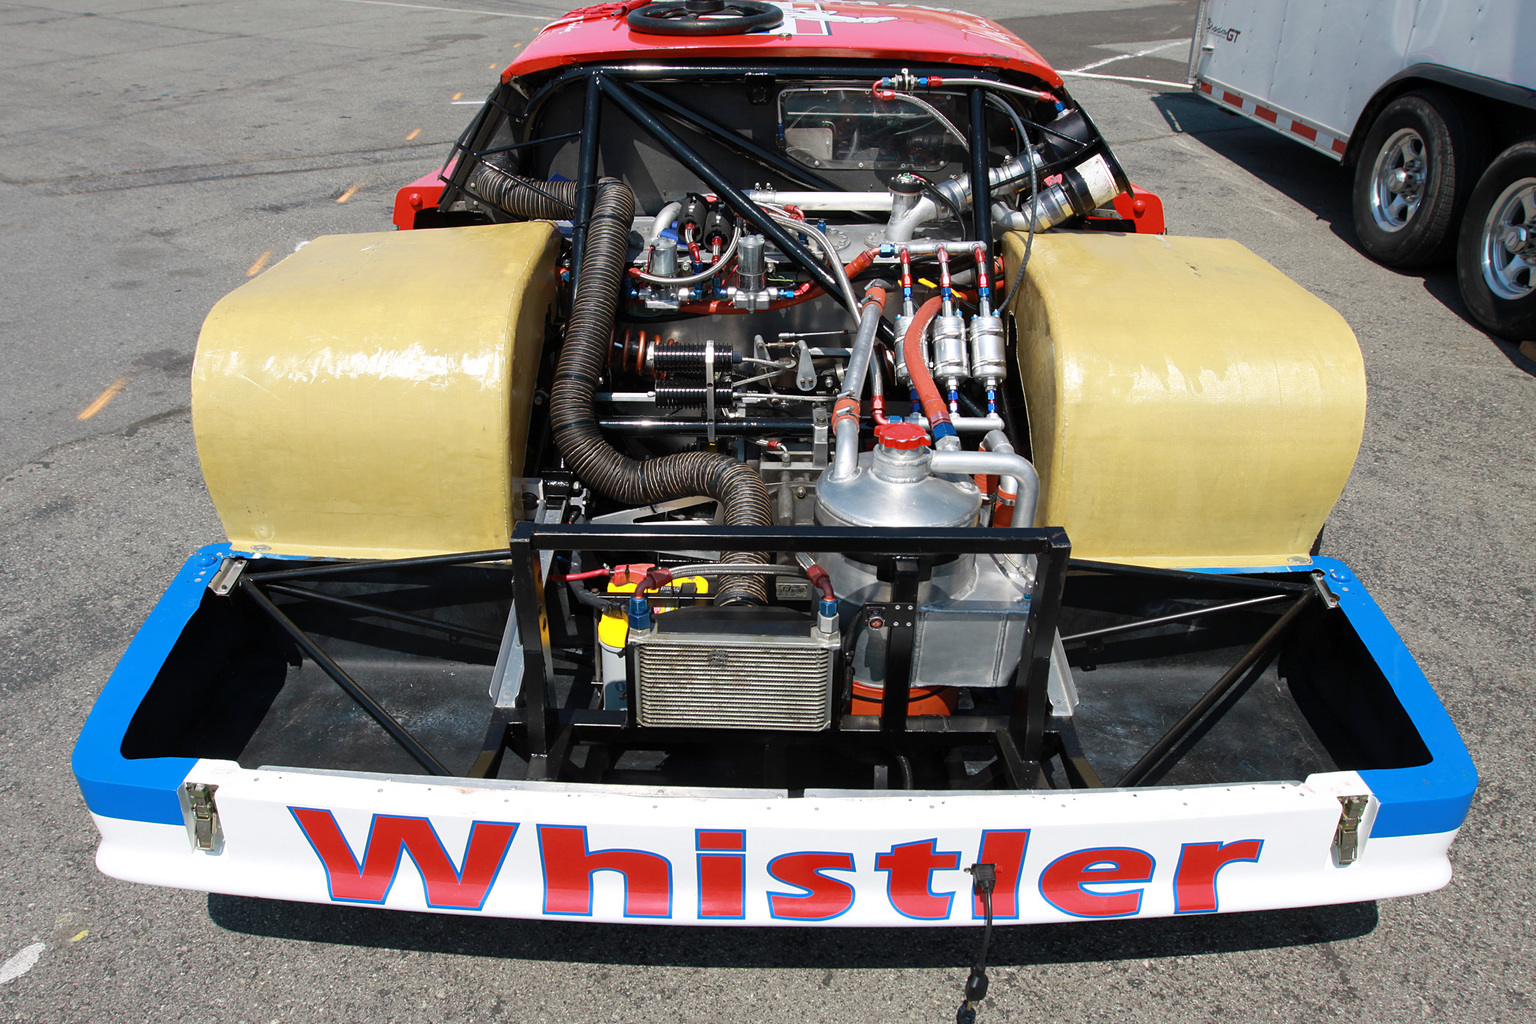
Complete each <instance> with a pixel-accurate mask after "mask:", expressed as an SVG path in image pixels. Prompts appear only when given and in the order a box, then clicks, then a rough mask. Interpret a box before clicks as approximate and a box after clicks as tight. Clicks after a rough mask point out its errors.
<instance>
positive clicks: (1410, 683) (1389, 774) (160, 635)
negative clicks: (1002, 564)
mask: <svg viewBox="0 0 1536 1024" xmlns="http://www.w3.org/2000/svg"><path fill="white" fill-rule="evenodd" d="M232 553H235V554H238V552H232V549H231V546H230V545H229V544H227V543H226V544H212V545H209V546H207V547H204V548H202V549H200V550H199V551H198V552H197V553H196V554H194V555H193V556H192V557H191V558H189V559H188V560H187V562H186V564H185V565H183V566H182V568H181V570H180V571H179V572H178V573H177V575H176V578H175V579H174V580H173V581H172V583H171V585H170V587H169V588H168V589H167V590H166V592H165V594H164V595H163V596H162V597H161V599H160V601H159V603H157V604H156V605H155V608H154V610H153V611H152V612H151V613H150V616H149V618H148V619H147V620H146V621H145V623H144V625H143V626H142V627H141V628H140V629H139V632H138V634H137V635H136V636H135V637H134V639H133V642H132V643H131V644H129V646H128V650H127V652H126V653H125V654H124V655H123V658H122V660H121V661H119V662H118V665H117V667H116V669H114V670H113V672H112V675H111V677H110V678H109V679H108V680H107V684H106V686H105V687H104V688H103V690H102V693H101V696H100V697H98V698H97V701H96V704H95V706H94V707H93V708H92V709H91V713H90V716H89V717H88V718H87V719H86V722H85V727H84V728H83V729H82V730H81V733H80V738H79V740H78V741H77V742H76V743H75V749H74V754H73V757H72V761H71V764H72V767H73V769H74V772H75V778H76V779H77V780H78V782H79V784H80V790H81V793H82V794H83V795H84V797H85V802H86V806H87V807H89V808H90V810H91V811H92V812H93V813H95V814H97V815H100V816H102V817H107V818H123V819H128V820H131V821H144V822H151V823H156V824H167V825H181V824H183V823H184V817H183V813H182V808H181V799H180V796H179V794H178V790H179V789H180V787H181V784H182V783H183V781H185V779H186V777H187V774H188V773H189V772H190V771H191V769H192V767H193V765H194V764H195V763H196V761H195V760H194V759H193V758H188V757H162V758H143V759H128V758H125V757H124V756H123V754H122V744H123V739H124V736H125V735H126V733H127V730H128V725H129V723H130V722H131V721H132V719H133V716H134V713H135V712H136V711H137V710H138V707H139V704H140V703H141V702H142V701H143V699H144V697H145V695H146V694H147V693H148V692H149V688H150V686H151V685H152V684H153V683H154V681H155V677H156V675H157V674H158V673H159V671H160V668H161V666H162V665H163V664H164V662H165V659H166V657H167V656H168V655H169V654H170V651H171V648H172V647H173V646H175V644H176V641H177V639H178V638H179V637H180V636H181V632H182V630H183V628H184V627H185V626H186V624H187V622H188V620H189V619H191V617H192V615H193V613H194V612H196V611H197V608H198V606H199V604H200V603H201V602H202V599H203V594H204V592H205V590H206V589H207V586H208V581H209V580H210V579H211V578H212V577H213V574H214V573H216V572H217V571H218V568H219V564H220V562H221V561H222V560H223V559H224V558H225V557H226V556H228V555H230V554H232ZM1317 570H1321V571H1322V572H1324V573H1325V574H1326V577H1327V582H1328V585H1329V587H1330V589H1331V590H1332V591H1333V592H1334V593H1335V594H1336V595H1337V596H1338V598H1339V608H1340V610H1341V611H1343V612H1344V614H1345V616H1346V617H1347V618H1348V620H1349V622H1350V624H1351V625H1352V626H1353V627H1354V629H1355V631H1356V633H1358V635H1359V636H1360V639H1361V641H1362V642H1363V643H1364V644H1365V646H1366V649H1367V650H1368V651H1369V652H1370V654H1371V657H1372V658H1373V659H1375V661H1376V663H1377V665H1378V666H1380V668H1381V671H1382V673H1383V674H1384V675H1385V676H1386V678H1387V681H1388V682H1389V684H1390V685H1391V687H1392V689H1393V691H1394V693H1395V694H1396V696H1397V699H1398V700H1399V701H1400V702H1401V704H1402V706H1403V709H1404V710H1405V711H1406V712H1407V713H1408V716H1409V718H1410V719H1411V720H1412V722H1413V725H1414V727H1415V729H1417V731H1418V733H1419V736H1420V737H1421V739H1422V740H1423V742H1424V745H1425V747H1426V748H1428V750H1429V753H1430V758H1429V760H1428V761H1427V762H1425V763H1424V764H1421V765H1414V766H1411V767H1406V768H1390V769H1366V770H1362V771H1361V772H1360V776H1361V778H1362V779H1364V780H1365V782H1366V784H1367V785H1368V786H1369V787H1370V789H1371V792H1372V793H1373V794H1374V795H1375V796H1376V798H1377V799H1378V800H1379V802H1380V808H1379V810H1378V812H1377V814H1376V818H1375V821H1374V823H1373V825H1372V828H1371V836H1372V837H1378V836H1379V837H1389V836H1410V835H1432V834H1437V833H1444V832H1450V831H1452V830H1454V829H1457V828H1459V827H1460V826H1461V824H1462V822H1463V821H1464V820H1465V819H1466V816H1467V811H1468V810H1469V809H1470V807H1471V806H1472V797H1473V794H1474V793H1475V792H1476V789H1477V770H1476V768H1475V767H1473V764H1472V757H1471V755H1470V754H1469V753H1468V752H1467V748H1466V745H1465V744H1464V743H1463V742H1462V740H1461V736H1460V735H1459V734H1458V733H1457V731H1456V726H1455V725H1454V724H1453V723H1452V722H1451V718H1450V715H1449V714H1448V713H1447V712H1446V710H1445V707H1444V706H1443V705H1442V704H1441V703H1440V699H1439V698H1438V697H1437V696H1436V695H1435V692H1434V690H1433V689H1431V687H1430V685H1429V680H1428V679H1426V678H1425V676H1424V673H1423V671H1422V670H1421V669H1420V668H1419V666H1418V664H1417V663H1416V662H1415V661H1414V659H1413V656H1412V655H1411V654H1410V653H1409V652H1408V648H1407V646H1406V645H1404V643H1403V641H1402V638H1400V637H1399V636H1398V635H1397V631H1396V630H1395V629H1393V627H1392V624H1391V623H1390V622H1388V621H1387V617H1386V615H1385V614H1383V612H1382V610H1381V609H1380V607H1378V606H1377V604H1376V602H1375V600H1373V599H1372V598H1371V596H1370V594H1369V593H1367V591H1366V589H1365V586H1364V585H1363V584H1362V583H1361V582H1360V580H1359V578H1358V577H1356V576H1355V575H1354V573H1353V572H1351V571H1350V569H1349V567H1348V566H1346V565H1345V564H1344V563H1343V562H1340V561H1338V560H1337V559H1333V558H1316V559H1314V560H1313V561H1312V562H1311V563H1310V564H1305V565H1286V566H1276V567H1271V568H1263V569H1254V568H1248V567H1245V568H1241V569H1237V568H1233V569H1212V570H1206V571H1210V572H1220V573H1256V572H1313V571H1317Z"/></svg>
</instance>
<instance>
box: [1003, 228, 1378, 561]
mask: <svg viewBox="0 0 1536 1024" xmlns="http://www.w3.org/2000/svg"><path fill="white" fill-rule="evenodd" d="M1023 251H1024V238H1023V236H1021V235H1018V234H1009V235H1007V236H1006V237H1005V238H1004V252H1005V255H1006V258H1007V261H1008V273H1009V277H1010V278H1011V277H1012V276H1013V273H1014V271H1015V269H1016V268H1017V267H1018V265H1019V262H1020V258H1021V256H1022V254H1023ZM1013 309H1014V312H1015V314H1016V315H1017V318H1018V329H1019V344H1018V369H1019V374H1020V377H1021V380H1022V382H1023V386H1024V393H1025V398H1026V400H1027V402H1028V406H1029V409H1028V417H1029V431H1030V441H1031V445H1032V449H1033V454H1034V461H1035V463H1036V465H1037V467H1038V469H1039V471H1040V482H1041V500H1040V507H1039V511H1038V514H1037V516H1036V523H1037V525H1042V526H1043V525H1053V526H1063V527H1065V528H1066V530H1067V535H1068V536H1069V537H1070V538H1071V540H1072V553H1073V554H1074V555H1075V556H1078V557H1082V558H1092V559H1102V560H1108V561H1121V562H1135V563H1140V564H1145V565H1164V566H1167V565H1182V566H1211V565H1254V566H1257V565H1274V564H1280V563H1284V562H1286V561H1288V560H1291V559H1295V558H1304V557H1305V556H1306V555H1307V552H1308V550H1309V549H1310V547H1311V545H1312V542H1313V540H1314V539H1315V538H1316V536H1317V534H1318V531H1319V530H1320V529H1321V528H1322V525H1323V520H1324V519H1326V518H1327V516H1328V513H1329V511H1330V510H1331V509H1332V508H1333V506H1334V503H1335V502H1337V501H1338V498H1339V494H1340V493H1341V492H1342V491H1343V489H1344V483H1345V481H1346V480H1347V479H1348V477H1349V471H1350V467H1351V466H1352V465H1353V464H1354V460H1355V455H1356V453H1357V452H1358V451H1359V448H1360V438H1361V434H1362V431H1363V430H1364V426H1365V368H1364V363H1363V361H1362V359H1361V356H1360V347H1359V345H1358V344H1357V343H1356V341H1355V336H1354V333H1353V332H1352V331H1351V330H1350V329H1349V325H1348V324H1346V323H1345V322H1344V319H1343V318H1342V317H1340V316H1339V314H1338V313H1336V312H1334V311H1333V310H1332V309H1331V308H1329V306H1328V305H1327V304H1326V303H1324V302H1322V301H1321V300H1319V299H1317V298H1316V297H1314V296H1313V295H1311V294H1310V293H1308V292H1307V291H1306V290H1305V289H1303V288H1302V287H1300V286H1299V285H1297V284H1295V283H1294V282H1293V281H1291V280H1290V279H1289V278H1287V277H1286V276H1285V275H1284V274H1282V273H1280V271H1278V270H1276V269H1275V268H1274V267H1272V266H1270V265H1269V264H1268V263H1266V262H1264V261H1263V260H1262V259H1260V258H1259V257H1258V256H1255V255H1254V254H1253V253H1252V252H1249V251H1248V250H1247V249H1246V248H1244V247H1243V246H1241V245H1239V244H1238V243H1236V242H1232V241H1226V240H1220V239H1210V238H1179V237H1171V236H1166V235H1120V234H1110V233H1100V232H1085V233H1048V234H1043V235H1039V236H1037V237H1036V238H1035V242H1034V251H1033V253H1032V255H1031V257H1030V261H1029V266H1028V270H1027V275H1026V280H1025V282H1024V284H1023V285H1022V286H1021V287H1020V290H1019V294H1018V295H1017V297H1016V298H1015V300H1014V305H1013Z"/></svg>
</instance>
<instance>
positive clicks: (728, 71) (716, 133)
mask: <svg viewBox="0 0 1536 1024" xmlns="http://www.w3.org/2000/svg"><path fill="white" fill-rule="evenodd" d="M902 71H904V72H910V73H912V74H915V75H917V76H919V77H922V76H929V77H935V76H936V77H939V78H943V77H944V76H945V75H949V74H952V73H953V69H952V68H947V67H939V66H936V67H918V68H906V69H902ZM897 73H898V72H897V70H896V69H886V70H885V71H884V72H882V71H881V70H880V69H879V68H878V67H871V66H863V67H859V66H854V65H843V64H825V65H818V64H803V65H783V66H771V67H765V68H763V69H762V70H761V74H762V75H763V76H764V78H765V85H771V84H774V83H777V81H778V80H779V79H781V78H790V79H796V78H817V79H828V78H846V79H849V80H852V81H856V82H862V81H870V80H872V79H874V78H880V77H887V76H891V75H895V74H897ZM966 73H967V75H968V76H970V77H973V78H979V79H986V80H991V81H1001V80H1002V79H1001V76H999V75H998V74H997V73H996V72H995V71H992V70H990V69H974V70H967V72H966ZM741 75H742V69H741V67H739V66H736V67H730V66H725V65H707V66H681V65H657V64H640V65H637V64H594V65H586V66H583V67H580V68H572V69H569V70H567V71H564V72H562V73H560V74H558V75H556V76H554V77H553V78H551V79H550V80H549V81H547V82H545V83H544V84H543V85H542V86H540V87H539V89H538V90H537V91H536V92H534V93H533V95H532V96H530V97H529V98H528V102H527V104H526V106H525V107H524V109H523V111H522V112H521V113H519V114H514V112H513V111H511V110H510V109H508V108H507V107H505V106H503V105H502V104H501V103H500V102H499V101H498V100H497V97H496V93H492V97H491V99H490V101H489V102H488V103H487V105H486V107H485V108H483V110H482V113H481V116H480V117H478V118H476V119H475V121H474V122H472V123H471V125H470V126H469V127H468V128H466V129H465V131H464V133H463V135H461V136H460V139H459V142H458V144H457V145H456V149H455V151H456V153H458V155H459V156H460V158H462V157H464V156H472V157H474V158H475V159H480V158H481V157H482V156H483V155H484V153H488V152H491V151H490V150H486V151H483V152H482V151H477V150H475V149H474V148H473V147H472V146H471V145H468V144H467V140H469V139H470V138H471V137H472V136H474V135H476V134H478V133H479V132H481V131H483V130H484V126H485V119H486V116H487V114H488V112H489V110H490V109H491V108H492V107H495V108H497V109H500V110H502V111H503V113H505V114H507V115H508V116H509V117H511V118H515V119H516V120H517V121H520V122H521V123H522V125H523V128H524V131H525V138H524V140H523V141H522V142H518V143H514V144H513V145H511V146H502V147H498V149H497V151H504V150H511V149H520V148H523V147H526V146H530V145H533V144H535V143H539V142H548V141H554V140H555V139H557V138H558V139H565V138H569V137H570V136H571V134H572V133H569V132H567V133H564V134H562V135H560V136H554V137H550V138H542V139H533V138H530V137H527V135H526V133H527V132H530V131H531V129H532V126H533V124H534V123H535V121H537V120H538V115H539V112H540V111H541V110H542V109H543V107H544V106H545V104H546V103H548V102H549V100H550V99H551V98H552V97H553V96H554V95H556V94H557V93H558V92H560V91H561V90H563V89H564V88H565V87H567V86H569V85H571V84H572V83H574V82H576V81H578V80H583V79H584V80H585V85H586V91H585V98H584V104H583V114H582V127H581V132H580V135H581V146H580V152H579V154H578V158H577V159H578V168H579V169H578V172H577V191H576V196H577V198H576V208H575V209H574V210H573V211H572V218H571V221H572V225H571V250H572V259H571V285H572V289H573V291H574V289H575V286H576V283H577V281H578V277H579V273H580V267H581V260H582V256H583V254H584V252H585V250H586V233H587V221H588V220H589V219H590V217H591V213H592V200H593V194H594V190H595V188H596V186H597V160H598V139H599V132H600V130H601V116H602V101H603V99H604V97H606V98H608V99H610V100H612V101H613V103H614V104H615V105H616V106H618V107H619V108H620V109H621V110H623V111H624V113H625V114H627V115H628V116H629V117H630V118H631V119H632V120H633V121H634V122H635V123H636V124H638V125H639V126H640V127H641V128H642V129H644V130H645V132H646V133H647V134H649V135H650V136H651V137H652V138H653V139H655V141H656V142H657V143H658V144H660V145H661V146H662V147H663V148H665V149H666V150H667V151H668V152H669V153H670V154H671V155H672V156H673V157H674V158H676V159H677V160H678V161H679V162H680V163H682V164H683V165H684V166H685V167H687V168H688V169H689V170H690V171H692V172H693V173H694V174H696V175H698V177H699V178H700V180H702V181H703V182H704V183H705V184H706V185H708V186H709V188H710V189H711V190H713V191H714V192H715V193H716V194H718V195H719V196H721V197H722V198H723V199H725V200H726V201H728V202H729V203H730V205H731V206H733V207H734V208H736V210H737V211H738V212H739V213H740V214H741V215H742V216H743V217H745V218H746V219H747V221H748V222H750V223H751V224H752V226H753V227H754V228H756V229H757V230H758V231H760V232H762V234H763V235H765V236H766V237H767V238H769V239H770V240H772V242H773V243H774V244H775V245H776V246H778V248H779V250H780V251H781V252H783V253H784V254H785V255H786V256H789V257H790V258H791V259H793V260H794V261H795V263H797V264H798V265H799V266H800V268H801V269H802V270H804V271H805V272H806V273H807V274H809V275H810V277H811V279H812V280H813V281H814V282H815V283H816V284H817V285H818V286H819V287H820V288H821V289H822V290H823V291H824V292H826V293H827V294H828V295H829V296H831V297H832V298H833V299H834V300H835V301H836V302H838V303H839V304H840V305H844V306H846V305H847V304H848V299H847V297H846V296H845V295H843V293H842V291H841V289H840V288H839V286H838V284H837V280H836V278H835V277H834V276H833V274H832V273H831V272H829V271H828V270H827V268H826V267H825V266H824V265H823V264H822V263H821V261H820V260H818V259H817V258H816V257H815V256H814V255H813V254H812V253H811V252H810V251H809V250H808V249H807V248H806V247H805V246H804V245H801V244H800V243H799V242H798V241H797V240H796V239H794V238H793V237H791V235H790V234H789V232H787V231H785V230H784V229H783V228H782V227H780V226H779V225H778V223H777V222H775V221H774V220H773V219H772V218H771V217H769V216H768V214H767V213H766V211H764V210H763V209H762V207H760V206H758V205H757V204H756V203H754V202H753V201H752V200H751V199H749V198H747V196H746V194H745V193H744V192H743V191H742V190H741V189H739V188H738V187H736V185H735V184H734V183H733V182H730V181H728V180H727V179H726V178H725V177H724V175H722V174H720V173H719V172H718V171H717V170H715V168H714V167H713V166H711V165H710V164H709V163H708V162H707V161H706V160H704V158H703V157H701V156H700V155H699V154H698V153H697V152H696V151H695V150H694V149H693V148H692V147H690V146H689V145H688V144H687V143H686V142H685V141H684V140H683V139H682V138H681V137H680V136H679V135H678V134H677V133H676V132H674V131H673V130H672V129H671V128H670V127H668V126H667V125H666V124H665V123H664V122H663V121H662V120H661V119H660V118H659V117H658V116H657V115H656V114H655V113H653V112H652V111H651V110H649V109H647V107H646V106H645V105H643V104H642V103H641V101H642V100H643V101H644V103H645V104H649V105H650V106H652V107H656V108H660V109H661V110H662V111H664V112H666V113H667V114H670V115H671V116H672V117H674V118H676V119H677V120H678V121H681V122H683V123H684V124H686V125H688V126H689V127H691V128H693V129H694V130H695V131H698V132H699V133H701V134H703V135H705V136H707V137H709V138H711V139H713V140H715V141H717V142H719V143H721V144H722V145H724V146H726V147H727V148H729V149H732V150H734V151H736V152H738V153H741V154H743V155H745V156H748V157H750V158H751V159H754V160H757V161H758V162H760V163H762V164H763V165H764V166H766V167H768V168H770V169H772V170H775V171H778V172H779V173H781V174H784V175H785V176H786V177H789V178H790V179H792V180H794V181H797V182H799V183H801V184H803V185H806V186H809V187H811V188H814V189H819V190H824V191H837V189H836V187H835V186H834V185H833V184H832V183H831V182H830V181H828V180H827V179H826V178H824V177H822V176H821V175H819V174H816V173H814V172H812V171H810V170H808V169H805V168H801V167H798V166H797V165H795V164H794V163H793V162H792V161H790V160H788V159H786V158H784V157H783V156H781V155H779V154H777V153H774V152H772V151H771V150H768V149H765V148H763V147H762V146H760V145H758V144H757V143H755V142H753V141H752V140H750V139H747V138H744V137H743V136H742V135H740V134H739V133H737V132H733V131H731V130H730V129H729V128H727V127H725V126H723V125H720V124H718V123H716V122H715V121H713V120H712V119H710V118H708V117H706V116H705V115H703V114H701V113H699V112H698V111H695V110H693V109H691V108H689V107H687V106H686V105H684V104H681V103H678V102H677V101H675V100H673V99H671V98H669V97H666V96H664V95H662V94H661V93H659V92H657V91H655V90H654V89H652V88H650V87H649V85H648V84H646V83H655V82H661V81H673V80H679V79H699V78H721V77H726V78H740V77H741ZM498 91H499V90H498ZM1058 91H1059V92H1060V94H1061V97H1062V99H1063V100H1066V99H1067V95H1066V90H1065V89H1064V88H1062V89H1060V90H1058ZM966 92H967V93H968V98H969V107H970V126H969V138H968V140H967V142H968V145H969V149H970V168H969V175H970V179H971V216H972V219H973V220H974V221H975V236H976V239H977V240H978V241H980V242H981V243H982V246H983V249H984V251H985V254H986V257H987V260H988V263H989V265H990V262H991V260H992V258H993V256H994V255H995V254H994V252H993V248H994V246H993V238H992V216H991V209H992V193H991V183H990V180H989V175H988V171H989V168H988V167H987V118H986V111H987V108H986V99H987V95H988V90H987V89H986V88H985V86H971V87H969V88H967V89H966ZM996 95H997V96H998V97H999V98H1002V99H1003V100H1004V102H1008V100H1007V94H1006V93H997V94H996ZM453 178H454V179H457V181H458V184H456V185H454V184H453V183H452V182H449V184H450V185H451V186H452V190H457V191H459V192H462V193H464V194H465V195H469V196H470V197H471V198H475V199H479V198H480V197H478V196H475V195H474V194H473V193H472V192H470V191H469V189H468V188H467V187H466V186H467V185H468V167H467V165H466V166H464V167H462V168H460V169H459V173H455V174H453ZM524 180H525V182H526V179H524ZM530 187H532V188H534V190H535V191H538V190H537V187H536V186H533V185H532V184H531V183H530ZM447 195H448V193H445V196H447ZM481 201H483V200H481ZM829 258H835V257H833V256H830V255H829ZM850 312H853V313H856V312H857V311H856V310H850ZM881 335H882V337H884V338H885V340H887V341H889V340H892V338H893V337H894V334H893V332H892V330H891V328H890V326H889V325H888V324H885V323H884V322H882V324H881Z"/></svg>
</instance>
